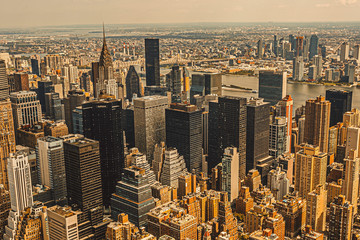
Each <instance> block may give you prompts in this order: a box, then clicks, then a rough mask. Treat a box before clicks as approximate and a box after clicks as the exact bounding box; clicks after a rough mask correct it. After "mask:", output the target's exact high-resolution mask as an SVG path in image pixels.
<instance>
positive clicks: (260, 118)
mask: <svg viewBox="0 0 360 240" xmlns="http://www.w3.org/2000/svg"><path fill="white" fill-rule="evenodd" d="M252 101H253V102H252ZM269 108H270V105H269V103H265V102H262V101H261V99H254V100H250V104H248V105H247V130H246V172H248V171H249V170H251V169H254V168H256V166H257V164H258V161H259V160H262V159H264V158H267V157H268V156H269V124H270V109H269Z"/></svg>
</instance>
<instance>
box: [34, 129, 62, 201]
mask: <svg viewBox="0 0 360 240" xmlns="http://www.w3.org/2000/svg"><path fill="white" fill-rule="evenodd" d="M36 158H37V164H38V171H39V180H40V184H42V185H46V186H49V187H50V188H51V189H52V192H53V199H54V200H55V203H56V204H59V205H63V204H66V203H67V200H66V195H67V191H66V174H65V160H64V148H63V141H62V140H61V139H59V138H55V137H51V136H47V137H43V138H39V139H38V145H37V146H36Z"/></svg>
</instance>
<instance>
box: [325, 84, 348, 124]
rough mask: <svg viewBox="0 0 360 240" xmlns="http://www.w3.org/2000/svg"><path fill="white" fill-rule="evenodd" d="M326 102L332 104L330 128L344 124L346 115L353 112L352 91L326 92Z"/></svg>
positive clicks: (334, 90) (331, 90)
mask: <svg viewBox="0 0 360 240" xmlns="http://www.w3.org/2000/svg"><path fill="white" fill-rule="evenodd" d="M326 100H328V101H329V102H330V103H331V110H330V126H334V125H336V124H337V123H339V122H342V120H343V115H344V113H346V112H348V111H351V106H352V91H346V90H337V89H329V90H326Z"/></svg>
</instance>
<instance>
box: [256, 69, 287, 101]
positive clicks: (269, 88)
mask: <svg viewBox="0 0 360 240" xmlns="http://www.w3.org/2000/svg"><path fill="white" fill-rule="evenodd" d="M286 86H287V75H286V72H274V71H260V72H259V98H263V99H264V101H265V102H270V104H271V105H275V104H276V103H277V102H278V101H280V100H281V99H283V98H284V97H285V96H286Z"/></svg>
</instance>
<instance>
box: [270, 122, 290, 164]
mask: <svg viewBox="0 0 360 240" xmlns="http://www.w3.org/2000/svg"><path fill="white" fill-rule="evenodd" d="M286 127H287V119H286V117H275V118H274V120H273V122H272V123H270V133H269V154H270V156H273V157H275V158H277V157H278V156H280V155H282V154H283V153H285V152H287V151H288V147H287V144H288V142H287V129H286Z"/></svg>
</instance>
